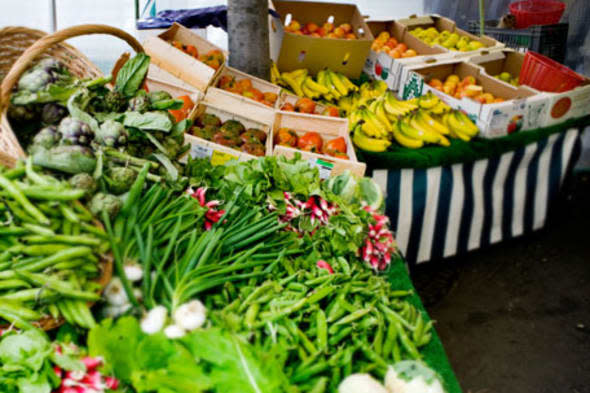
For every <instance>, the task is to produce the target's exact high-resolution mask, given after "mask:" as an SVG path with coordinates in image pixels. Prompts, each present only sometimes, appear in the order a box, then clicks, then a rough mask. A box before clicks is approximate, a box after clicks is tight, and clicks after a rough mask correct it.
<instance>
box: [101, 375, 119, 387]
mask: <svg viewBox="0 0 590 393" xmlns="http://www.w3.org/2000/svg"><path fill="white" fill-rule="evenodd" d="M104 384H105V386H106V387H107V389H111V390H116V389H117V388H118V387H119V380H118V379H117V378H115V377H106V378H105V379H104Z"/></svg>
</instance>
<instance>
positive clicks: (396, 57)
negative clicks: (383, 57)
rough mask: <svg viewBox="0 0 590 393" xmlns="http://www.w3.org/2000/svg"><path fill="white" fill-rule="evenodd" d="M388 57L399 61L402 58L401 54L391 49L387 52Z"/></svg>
mask: <svg viewBox="0 0 590 393" xmlns="http://www.w3.org/2000/svg"><path fill="white" fill-rule="evenodd" d="M389 56H391V57H393V58H394V59H399V58H400V57H402V54H401V52H400V51H399V50H398V49H392V50H390V51H389Z"/></svg>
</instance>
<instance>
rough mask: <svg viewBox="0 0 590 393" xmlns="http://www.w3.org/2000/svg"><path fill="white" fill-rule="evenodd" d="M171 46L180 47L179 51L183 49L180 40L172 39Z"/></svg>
mask: <svg viewBox="0 0 590 393" xmlns="http://www.w3.org/2000/svg"><path fill="white" fill-rule="evenodd" d="M172 46H173V47H175V48H176V49H180V50H181V51H184V45H182V43H181V42H180V41H172Z"/></svg>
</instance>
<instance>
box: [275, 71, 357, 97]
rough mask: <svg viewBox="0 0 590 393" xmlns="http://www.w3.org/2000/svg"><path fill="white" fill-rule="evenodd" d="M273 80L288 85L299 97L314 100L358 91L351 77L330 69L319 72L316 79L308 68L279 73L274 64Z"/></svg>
mask: <svg viewBox="0 0 590 393" xmlns="http://www.w3.org/2000/svg"><path fill="white" fill-rule="evenodd" d="M271 80H272V81H273V83H276V84H278V85H281V86H283V87H286V88H287V89H289V90H290V91H291V92H293V94H295V95H297V96H299V97H307V98H311V99H312V100H319V99H324V100H327V101H333V100H335V99H340V98H342V97H346V96H348V95H349V94H351V93H352V92H355V91H358V87H357V86H356V85H355V84H353V83H352V82H351V81H350V79H348V78H347V77H346V76H344V75H343V74H341V73H339V72H334V71H331V70H329V69H325V70H322V71H320V72H318V75H317V78H316V80H314V79H313V78H312V77H311V76H310V75H309V73H308V71H307V69H303V68H302V69H299V70H295V71H291V72H283V73H279V70H278V69H277V68H276V65H274V64H273V67H271Z"/></svg>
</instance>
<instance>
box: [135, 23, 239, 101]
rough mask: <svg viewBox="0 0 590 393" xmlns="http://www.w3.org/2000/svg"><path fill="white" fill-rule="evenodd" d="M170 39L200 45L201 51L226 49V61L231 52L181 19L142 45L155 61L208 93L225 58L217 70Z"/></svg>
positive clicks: (153, 61)
mask: <svg viewBox="0 0 590 393" xmlns="http://www.w3.org/2000/svg"><path fill="white" fill-rule="evenodd" d="M171 41H179V42H181V43H183V44H185V45H193V46H195V47H196V48H197V50H198V51H199V54H205V53H207V52H209V51H211V50H214V49H217V50H220V51H222V52H223V54H224V56H225V60H226V61H227V58H228V52H227V51H224V50H222V49H221V48H220V47H218V46H216V45H213V44H212V43H210V42H209V41H207V40H206V39H204V38H203V37H201V36H199V35H197V34H195V33H194V32H193V31H191V30H190V29H188V28H186V27H184V26H182V25H180V24H178V23H174V24H173V25H172V26H171V27H170V28H169V29H167V30H166V31H165V32H163V33H162V34H159V35H157V36H153V37H149V38H148V39H147V40H146V41H145V42H144V43H143V48H144V49H145V52H146V53H147V54H148V55H150V57H151V61H152V63H154V64H155V65H156V66H158V67H159V68H161V69H163V70H164V71H167V72H169V73H170V74H172V75H173V76H175V77H176V78H178V79H181V80H183V81H185V82H186V83H188V84H190V85H191V86H193V87H195V88H196V89H197V90H199V91H201V92H203V93H205V91H206V90H207V88H208V87H209V85H210V84H211V83H212V82H213V80H215V77H216V76H217V74H218V73H220V72H221V69H222V68H223V66H224V64H225V61H224V64H222V65H221V67H220V68H219V69H218V70H215V69H213V68H211V67H209V66H208V65H206V64H205V63H203V62H201V61H199V60H197V59H195V58H194V57H193V56H190V55H188V54H186V53H184V52H183V51H181V50H179V49H178V48H175V47H173V46H172V44H170V42H171Z"/></svg>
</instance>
